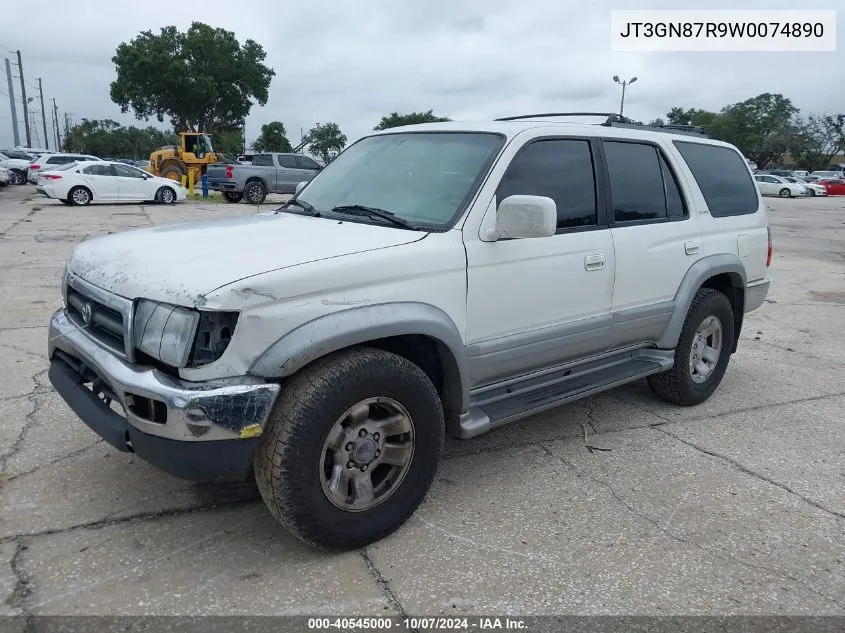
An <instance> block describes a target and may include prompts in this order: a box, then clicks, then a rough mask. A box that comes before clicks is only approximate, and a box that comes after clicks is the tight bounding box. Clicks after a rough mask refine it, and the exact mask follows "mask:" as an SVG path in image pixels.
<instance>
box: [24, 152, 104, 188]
mask: <svg viewBox="0 0 845 633" xmlns="http://www.w3.org/2000/svg"><path fill="white" fill-rule="evenodd" d="M84 160H100V159H99V158H97V157H96V156H91V155H89V154H41V155H40V156H39V157H38V158H36V159H35V160H34V161H32V162H31V163H30V164H29V169H28V170H27V172H26V179H27V180H28V181H29V182H30V183H32V184H33V185H34V184H37V183H38V174H40V173H42V172H45V171H47V170H48V169H50V168H51V167H57V166H59V165H67V164H68V163H79V162H82V161H84Z"/></svg>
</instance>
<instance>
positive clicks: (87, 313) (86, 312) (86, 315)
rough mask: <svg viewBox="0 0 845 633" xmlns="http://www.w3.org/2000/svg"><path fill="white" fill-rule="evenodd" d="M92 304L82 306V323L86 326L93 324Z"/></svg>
mask: <svg viewBox="0 0 845 633" xmlns="http://www.w3.org/2000/svg"><path fill="white" fill-rule="evenodd" d="M91 312H92V311H91V304H90V303H85V304H83V305H82V321H83V322H84V323H85V325H88V324H89V323H91Z"/></svg>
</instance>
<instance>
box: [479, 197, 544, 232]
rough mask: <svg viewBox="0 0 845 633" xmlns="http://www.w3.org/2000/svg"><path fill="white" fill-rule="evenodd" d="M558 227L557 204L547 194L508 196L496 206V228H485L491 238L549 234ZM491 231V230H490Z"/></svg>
mask: <svg viewBox="0 0 845 633" xmlns="http://www.w3.org/2000/svg"><path fill="white" fill-rule="evenodd" d="M556 230H557V205H556V204H555V201H554V200H552V199H551V198H547V197H546V196H525V195H514V196H508V197H507V198H505V199H504V200H502V201H501V202H500V203H499V207H498V208H497V209H496V228H495V229H494V230H493V231H488V235H487V238H488V239H491V241H495V240H500V239H507V238H511V239H521V238H532V237H550V236H552V235H554V234H555V231H556ZM491 233H492V234H491Z"/></svg>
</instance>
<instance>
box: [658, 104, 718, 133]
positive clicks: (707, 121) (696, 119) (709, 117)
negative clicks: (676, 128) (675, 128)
mask: <svg viewBox="0 0 845 633" xmlns="http://www.w3.org/2000/svg"><path fill="white" fill-rule="evenodd" d="M718 116H719V115H718V114H716V113H715V112H708V111H707V110H699V109H698V108H688V109H684V108H679V107H674V108H672V109H671V110H669V112H668V113H667V114H666V119H667V120H668V122H669V124H670V125H698V126H701V127H703V128H705V129H707V127H708V126H711V125H712V124H713V122H714V121H715V120H716V118H717V117H718Z"/></svg>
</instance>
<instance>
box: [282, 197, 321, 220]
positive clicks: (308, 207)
mask: <svg viewBox="0 0 845 633" xmlns="http://www.w3.org/2000/svg"><path fill="white" fill-rule="evenodd" d="M292 205H295V206H297V207H300V208H301V209H304V210H305V213H307V214H308V215H311V216H314V217H315V218H319V217H321V216H320V212H319V211H317V209H315V208H314V205H312V204H310V203H308V202H305V200H297V199H296V198H293V199H292V200H288V201H287V203H286V204H285V206H286V207H290V206H292ZM279 211H281V209H279ZM277 213H278V211H277Z"/></svg>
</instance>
